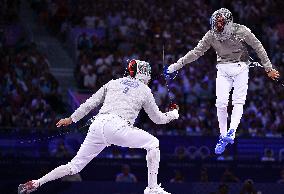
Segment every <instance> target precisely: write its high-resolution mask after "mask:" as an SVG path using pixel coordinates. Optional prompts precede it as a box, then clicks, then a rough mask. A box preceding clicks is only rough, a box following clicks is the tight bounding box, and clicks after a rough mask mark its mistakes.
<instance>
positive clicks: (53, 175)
mask: <svg viewBox="0 0 284 194" xmlns="http://www.w3.org/2000/svg"><path fill="white" fill-rule="evenodd" d="M69 174H71V169H70V167H69V166H68V165H61V166H59V167H57V168H55V169H54V170H52V171H51V172H49V173H48V174H46V175H45V176H43V177H42V178H40V179H38V180H36V181H35V182H36V183H38V184H39V185H40V186H41V185H43V184H44V183H47V182H49V181H53V180H56V179H59V178H61V177H64V176H66V175H69Z"/></svg>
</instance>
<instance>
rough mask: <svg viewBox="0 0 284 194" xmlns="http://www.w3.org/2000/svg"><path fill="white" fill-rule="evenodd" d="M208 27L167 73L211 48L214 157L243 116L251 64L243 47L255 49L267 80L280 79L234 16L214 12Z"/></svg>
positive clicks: (233, 132)
mask: <svg viewBox="0 0 284 194" xmlns="http://www.w3.org/2000/svg"><path fill="white" fill-rule="evenodd" d="M210 24H211V29H210V30H209V31H208V32H207V33H206V34H205V35H204V37H203V38H202V39H201V40H200V41H199V43H198V45H197V46H196V47H195V48H194V49H193V50H191V51H189V52H188V53H187V54H186V55H185V56H183V57H181V58H180V59H179V60H178V61H177V62H176V63H174V64H172V65H170V66H169V67H168V69H167V73H173V72H175V71H177V70H178V69H180V68H182V67H183V66H184V65H186V64H188V63H191V62H193V61H195V60H197V59H198V58H199V57H200V56H202V55H203V54H204V53H205V52H206V51H207V50H208V49H209V48H210V47H213V48H214V50H215V51H216V54H217V78H216V97H217V99H216V107H217V117H218V122H219V128H220V138H219V141H218V143H217V145H216V147H215V153H216V154H221V153H223V151H224V150H225V147H226V146H227V145H228V144H229V143H231V144H233V143H234V138H235V133H236V130H237V128H238V125H239V123H240V120H241V117H242V114H243V106H244V104H245V100H246V95H247V89H248V79H249V75H248V73H249V63H250V62H249V54H248V50H247V48H246V46H247V45H249V46H251V47H252V48H253V49H254V51H255V52H256V54H257V56H258V57H259V58H260V60H261V63H262V65H263V67H264V68H265V71H266V73H267V75H268V77H270V78H272V79H277V78H279V76H280V75H279V72H278V71H277V70H275V69H274V68H273V67H272V64H271V62H270V60H269V58H268V56H267V53H266V51H265V49H264V48H263V46H262V44H261V42H260V41H259V40H258V39H257V38H256V37H255V35H254V34H253V33H252V32H251V31H250V29H249V28H247V27H246V26H244V25H240V24H237V23H233V15H232V13H231V12H230V11H229V10H228V9H226V8H221V9H219V10H217V11H215V12H214V13H213V14H212V16H211V18H210ZM232 88H234V90H233V95H232V100H233V102H232V104H233V111H232V115H231V123H230V127H229V130H228V128H227V117H228V113H227V106H228V101H229V95H230V91H231V90H232ZM227 130H228V131H227Z"/></svg>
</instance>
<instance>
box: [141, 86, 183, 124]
mask: <svg viewBox="0 0 284 194" xmlns="http://www.w3.org/2000/svg"><path fill="white" fill-rule="evenodd" d="M143 108H144V110H145V112H146V113H147V114H148V116H149V118H150V119H151V120H152V121H153V122H154V123H156V124H166V123H169V122H170V121H172V120H174V119H178V117H179V114H178V110H177V109H174V110H172V111H169V112H166V113H162V112H161V111H160V110H159V107H158V106H157V104H156V102H155V99H154V96H153V94H152V93H151V90H150V88H149V90H148V91H147V94H146V98H145V102H144V105H143Z"/></svg>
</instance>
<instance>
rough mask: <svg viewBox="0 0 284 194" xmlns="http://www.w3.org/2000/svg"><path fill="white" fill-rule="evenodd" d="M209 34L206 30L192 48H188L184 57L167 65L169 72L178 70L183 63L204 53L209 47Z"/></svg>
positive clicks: (191, 60) (193, 59) (189, 61)
mask: <svg viewBox="0 0 284 194" xmlns="http://www.w3.org/2000/svg"><path fill="white" fill-rule="evenodd" d="M210 36H211V34H210V31H208V32H207V33H206V34H205V35H204V36H203V38H202V39H201V40H200V41H199V42H198V44H197V46H196V47H195V48H194V49H193V50H190V51H189V52H188V53H187V54H186V55H185V56H184V57H181V58H180V59H179V60H178V61H177V62H176V63H174V64H172V65H170V66H169V68H168V71H169V73H173V72H175V71H177V70H179V69H180V68H182V67H183V66H184V65H186V64H188V63H191V62H193V61H195V60H197V59H198V58H199V57H201V56H202V55H204V53H205V52H206V51H207V50H208V49H209V48H210V47H211V43H210Z"/></svg>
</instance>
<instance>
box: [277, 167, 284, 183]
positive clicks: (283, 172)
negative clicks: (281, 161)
mask: <svg viewBox="0 0 284 194" xmlns="http://www.w3.org/2000/svg"><path fill="white" fill-rule="evenodd" d="M277 183H280V184H284V168H283V169H282V170H281V172H280V179H279V180H278V181H277Z"/></svg>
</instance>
